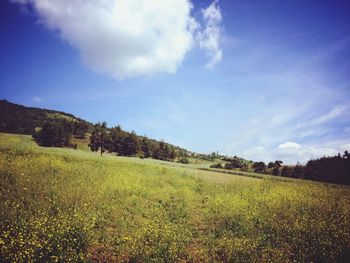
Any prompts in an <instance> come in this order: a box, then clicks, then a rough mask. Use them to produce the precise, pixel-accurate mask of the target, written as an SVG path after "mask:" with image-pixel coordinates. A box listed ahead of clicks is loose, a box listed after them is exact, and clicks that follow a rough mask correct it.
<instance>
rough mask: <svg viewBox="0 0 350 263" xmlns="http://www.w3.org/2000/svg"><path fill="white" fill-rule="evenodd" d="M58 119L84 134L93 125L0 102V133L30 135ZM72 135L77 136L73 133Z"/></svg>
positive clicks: (45, 111)
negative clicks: (82, 130) (82, 128)
mask: <svg viewBox="0 0 350 263" xmlns="http://www.w3.org/2000/svg"><path fill="white" fill-rule="evenodd" d="M60 119H61V120H66V121H69V122H72V123H73V124H74V129H76V128H78V129H79V127H84V130H85V132H87V133H88V134H89V133H91V131H92V130H93V127H94V124H93V123H91V122H88V121H86V120H83V119H81V118H78V117H76V116H74V115H73V114H70V113H66V112H62V111H56V110H49V109H41V108H34V107H26V106H23V105H19V104H15V103H12V102H9V101H7V100H0V132H4V133H16V134H29V135H32V134H33V133H34V132H35V130H36V129H37V128H42V127H43V126H44V124H45V122H48V121H50V120H60ZM109 130H110V129H109ZM121 131H122V132H123V133H124V134H125V135H129V134H131V133H130V132H128V131H124V130H121ZM74 135H77V134H76V133H74ZM78 137H79V136H78ZM82 137H84V136H82ZM88 137H89V136H88ZM137 138H138V140H140V141H142V140H143V138H145V137H144V136H137ZM148 140H149V141H150V142H153V143H159V141H157V140H154V139H148ZM85 142H86V147H87V141H86V140H85ZM164 143H165V144H166V145H167V146H168V147H170V148H172V149H175V151H176V152H181V153H183V155H188V156H193V155H196V153H194V152H191V151H188V150H186V149H183V148H181V147H178V146H175V145H172V144H169V143H166V142H164Z"/></svg>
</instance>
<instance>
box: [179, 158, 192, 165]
mask: <svg viewBox="0 0 350 263" xmlns="http://www.w3.org/2000/svg"><path fill="white" fill-rule="evenodd" d="M178 163H183V164H189V163H190V160H188V158H186V157H182V158H181V159H180V160H179V161H178Z"/></svg>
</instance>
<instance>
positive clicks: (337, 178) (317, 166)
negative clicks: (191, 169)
mask: <svg viewBox="0 0 350 263" xmlns="http://www.w3.org/2000/svg"><path fill="white" fill-rule="evenodd" d="M221 160H222V161H225V162H226V163H225V164H224V165H223V164H222V163H216V164H213V165H211V166H210V167H212V168H221V169H231V170H232V169H237V170H241V171H246V172H255V173H261V174H270V175H275V176H283V177H290V178H299V179H308V180H314V181H321V182H328V183H337V184H350V154H349V152H348V151H345V152H344V154H343V155H341V154H338V155H337V156H333V157H322V158H318V159H315V160H310V161H308V162H307V163H306V165H301V164H300V163H297V165H290V166H289V165H283V162H282V161H281V160H276V161H275V162H269V163H268V164H267V165H266V164H265V163H264V162H253V161H247V160H245V159H242V158H238V157H236V156H235V157H233V158H229V157H224V158H221Z"/></svg>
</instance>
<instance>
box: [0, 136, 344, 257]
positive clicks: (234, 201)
mask: <svg viewBox="0 0 350 263" xmlns="http://www.w3.org/2000/svg"><path fill="white" fill-rule="evenodd" d="M0 204H1V210H0V262H86V261H88V262H89V261H90V262H91V261H92V262H94V261H98V262H336V261H338V262H341V258H344V257H345V254H346V253H347V251H349V247H350V188H349V187H344V186H336V185H328V184H321V183H312V182H307V181H299V180H288V181H282V180H278V178H275V177H259V178H255V177H248V176H238V175H233V174H224V173H218V172H215V171H204V170H199V169H196V167H195V166H193V167H191V166H190V167H189V168H187V167H186V166H185V165H179V164H175V163H167V162H161V161H153V160H141V159H137V158H125V157H116V156H112V155H105V156H103V157H102V158H101V157H100V156H99V155H98V154H96V153H90V152H88V151H80V150H70V149H58V148H42V147H39V146H37V145H35V144H34V143H33V141H32V140H31V137H30V136H25V135H9V134H0ZM344 260H345V259H344ZM344 262H345V261H344Z"/></svg>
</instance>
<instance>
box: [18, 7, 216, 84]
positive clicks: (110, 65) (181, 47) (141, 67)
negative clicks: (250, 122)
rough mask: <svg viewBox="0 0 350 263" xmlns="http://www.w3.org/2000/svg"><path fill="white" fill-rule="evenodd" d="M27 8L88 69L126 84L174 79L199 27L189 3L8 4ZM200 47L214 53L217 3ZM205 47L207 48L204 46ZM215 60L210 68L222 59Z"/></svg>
mask: <svg viewBox="0 0 350 263" xmlns="http://www.w3.org/2000/svg"><path fill="white" fill-rule="evenodd" d="M12 2H16V3H18V4H21V5H31V6H32V7H34V10H35V11H36V12H37V14H38V15H39V18H40V22H41V23H43V24H44V25H45V26H47V27H48V28H50V29H52V30H57V31H58V32H59V34H60V36H61V37H62V38H63V39H64V40H66V41H67V42H68V43H69V44H70V45H72V46H73V47H75V48H77V49H78V50H79V52H80V55H81V58H82V60H83V62H84V63H85V64H86V65H88V66H89V67H91V68H92V69H94V70H96V71H98V72H103V73H106V74H109V75H112V76H113V77H115V78H125V77H133V76H140V75H153V74H156V73H160V72H166V73H174V72H175V71H176V70H177V68H178V67H179V65H180V64H181V62H182V61H183V59H184V57H185V56H186V54H187V53H188V52H189V50H191V48H192V46H193V43H194V35H195V34H198V32H196V33H195V32H194V31H195V30H196V28H198V23H197V22H196V21H195V19H194V18H193V17H191V14H190V13H191V10H192V8H193V6H192V4H191V2H190V0H167V1H160V0H101V1H95V0H12ZM203 15H204V19H205V21H207V26H206V28H205V31H204V33H203V37H202V38H201V42H200V43H201V44H200V45H201V46H202V47H203V48H206V49H207V50H209V51H210V52H211V53H213V54H214V53H218V52H219V51H220V50H219V47H218V43H217V40H216V39H217V38H218V34H219V32H216V31H215V28H216V27H217V25H218V23H220V21H221V14H220V10H219V9H218V7H217V2H216V1H215V2H214V3H213V4H212V5H211V6H210V7H209V8H208V9H206V10H205V11H203ZM205 43H207V44H205ZM219 53H220V54H214V56H216V58H214V59H211V61H212V62H210V63H211V64H216V63H217V62H218V61H219V60H220V59H221V51H220V52H219Z"/></svg>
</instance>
